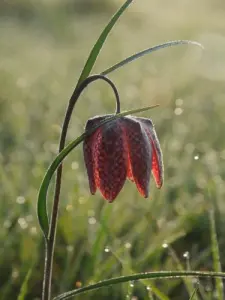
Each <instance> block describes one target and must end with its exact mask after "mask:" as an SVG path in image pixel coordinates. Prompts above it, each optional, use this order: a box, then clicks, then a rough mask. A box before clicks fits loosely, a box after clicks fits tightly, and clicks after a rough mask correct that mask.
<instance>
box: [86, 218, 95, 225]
mask: <svg viewBox="0 0 225 300" xmlns="http://www.w3.org/2000/svg"><path fill="white" fill-rule="evenodd" d="M88 223H89V224H90V225H94V224H96V219H95V218H94V217H91V218H89V219H88Z"/></svg>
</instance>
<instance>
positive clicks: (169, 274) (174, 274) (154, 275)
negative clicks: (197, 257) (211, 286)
mask: <svg viewBox="0 0 225 300" xmlns="http://www.w3.org/2000/svg"><path fill="white" fill-rule="evenodd" d="M180 277H212V278H223V279H225V273H222V272H200V271H160V272H146V273H140V274H133V275H128V276H121V277H116V278H112V279H107V280H103V281H100V282H98V283H95V284H91V285H88V286H85V287H82V288H79V289H76V290H72V291H69V292H66V293H64V294H62V295H59V296H57V297H55V298H53V300H64V299H69V298H71V297H73V296H75V295H79V294H83V293H86V292H88V291H93V290H96V289H99V288H103V287H107V286H109V285H113V284H118V283H123V282H129V281H134V280H140V279H163V278H168V279H175V278H180Z"/></svg>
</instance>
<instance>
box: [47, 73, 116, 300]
mask: <svg viewBox="0 0 225 300" xmlns="http://www.w3.org/2000/svg"><path fill="white" fill-rule="evenodd" d="M99 79H100V80H104V81H105V82H107V83H108V84H109V85H110V86H111V88H112V89H113V92H114V94H115V98H116V113H119V112H120V100H119V94H118V91H117V89H116V87H115V85H114V83H113V82H112V81H111V80H110V79H109V78H107V77H105V76H103V75H99V74H97V75H92V76H89V77H87V78H86V79H85V80H84V81H83V82H81V83H80V85H78V86H77V87H76V88H75V89H74V92H73V94H72V96H71V98H70V100H69V104H68V108H67V111H66V114H65V117H64V121H63V125H62V132H61V136H60V142H59V152H61V151H62V150H63V149H64V147H65V142H66V136H67V131H68V127H69V123H70V119H71V116H72V112H73V109H74V106H75V104H76V102H77V100H78V98H79V97H80V95H81V93H82V92H83V90H84V89H85V88H86V87H87V86H88V85H89V84H90V83H92V82H94V81H96V80H99ZM61 179H62V164H60V166H59V167H58V169H57V173H56V183H55V193H54V201H53V207H52V215H51V221H50V228H49V234H48V236H47V237H46V243H45V247H46V252H45V266H44V280H43V290H42V300H50V299H51V282H52V267H53V256H54V246H55V238H56V229H57V219H58V210H59V198H60V190H61Z"/></svg>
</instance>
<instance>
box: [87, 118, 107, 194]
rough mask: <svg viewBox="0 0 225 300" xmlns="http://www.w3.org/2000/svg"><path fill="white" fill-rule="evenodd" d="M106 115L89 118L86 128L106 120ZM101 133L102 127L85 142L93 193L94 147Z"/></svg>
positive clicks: (94, 189) (94, 185) (88, 128)
mask: <svg viewBox="0 0 225 300" xmlns="http://www.w3.org/2000/svg"><path fill="white" fill-rule="evenodd" d="M104 118H105V117H95V118H93V119H90V120H88V122H87V124H86V127H85V130H90V129H92V128H93V127H94V126H96V125H97V124H99V122H100V121H102V120H104ZM100 134H101V127H100V128H98V129H97V130H96V131H95V132H94V133H93V134H92V135H90V136H89V137H86V138H85V140H84V143H83V152H84V162H85V165H86V169H87V174H88V180H89V187H90V192H91V194H92V195H94V194H95V193H96V189H97V186H96V183H95V175H94V173H95V170H94V157H93V156H94V154H93V149H94V145H95V143H96V142H98V140H99V136H100Z"/></svg>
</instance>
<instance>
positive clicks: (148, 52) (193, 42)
mask: <svg viewBox="0 0 225 300" xmlns="http://www.w3.org/2000/svg"><path fill="white" fill-rule="evenodd" d="M184 44H190V45H195V46H198V47H200V48H202V49H204V47H203V46H202V45H201V44H200V43H198V42H195V41H189V40H176V41H169V42H166V43H163V44H160V45H156V46H154V47H151V48H148V49H145V50H143V51H140V52H138V53H135V54H134V55H132V56H129V57H128V58H126V59H124V60H122V61H120V62H119V63H117V64H115V65H113V66H111V67H109V68H108V69H106V70H105V71H103V72H101V74H102V75H108V74H109V73H111V72H113V71H115V70H117V69H119V68H121V67H123V66H125V65H126V64H128V63H130V62H132V61H134V60H136V59H138V58H140V57H142V56H144V55H146V54H150V53H152V52H154V51H157V50H159V49H163V48H167V47H172V46H177V45H184Z"/></svg>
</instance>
